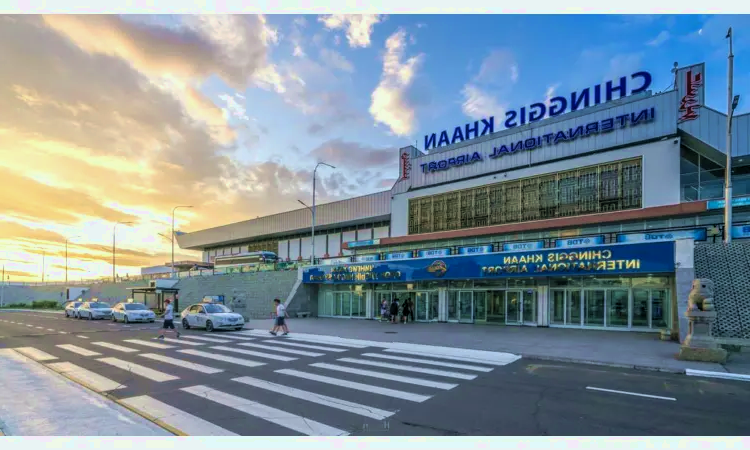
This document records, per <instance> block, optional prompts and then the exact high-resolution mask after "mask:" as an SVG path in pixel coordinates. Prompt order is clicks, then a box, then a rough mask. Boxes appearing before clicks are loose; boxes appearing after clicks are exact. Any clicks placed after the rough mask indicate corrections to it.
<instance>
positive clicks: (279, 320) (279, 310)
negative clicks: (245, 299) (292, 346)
mask: <svg viewBox="0 0 750 450" xmlns="http://www.w3.org/2000/svg"><path fill="white" fill-rule="evenodd" d="M273 302H274V304H275V305H276V320H275V321H274V324H273V328H272V329H271V331H269V333H271V334H272V335H274V336H276V332H277V331H278V330H279V328H281V329H282V330H284V334H282V336H286V335H287V334H289V328H287V326H286V322H285V321H284V318H285V317H289V316H288V315H287V313H286V306H284V305H283V304H281V300H279V299H278V298H275V299H273Z"/></svg>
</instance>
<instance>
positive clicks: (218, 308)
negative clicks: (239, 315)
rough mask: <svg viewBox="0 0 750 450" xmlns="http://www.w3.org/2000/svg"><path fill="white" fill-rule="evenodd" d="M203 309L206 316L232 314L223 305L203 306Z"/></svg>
mask: <svg viewBox="0 0 750 450" xmlns="http://www.w3.org/2000/svg"><path fill="white" fill-rule="evenodd" d="M203 307H204V308H206V312H207V313H208V314H216V313H228V312H232V311H230V310H229V308H227V307H226V306H224V305H203Z"/></svg>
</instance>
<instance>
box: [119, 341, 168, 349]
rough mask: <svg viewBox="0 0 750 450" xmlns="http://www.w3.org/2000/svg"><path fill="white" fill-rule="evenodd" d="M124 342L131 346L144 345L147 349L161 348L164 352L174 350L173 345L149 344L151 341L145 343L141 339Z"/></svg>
mask: <svg viewBox="0 0 750 450" xmlns="http://www.w3.org/2000/svg"><path fill="white" fill-rule="evenodd" d="M123 342H130V343H131V344H137V345H143V346H145V347H153V348H160V349H162V350H165V349H168V348H174V346H173V345H164V344H159V343H158V342H149V341H144V340H141V339H125V340H124V341H123Z"/></svg>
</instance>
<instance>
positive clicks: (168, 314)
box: [159, 299, 180, 339]
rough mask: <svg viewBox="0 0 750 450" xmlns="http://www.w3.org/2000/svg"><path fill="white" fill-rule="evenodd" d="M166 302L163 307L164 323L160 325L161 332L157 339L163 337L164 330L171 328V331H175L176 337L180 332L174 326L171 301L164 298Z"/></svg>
mask: <svg viewBox="0 0 750 450" xmlns="http://www.w3.org/2000/svg"><path fill="white" fill-rule="evenodd" d="M164 303H165V304H166V306H165V308H164V325H163V326H162V332H161V334H160V335H159V339H164V332H166V331H168V330H172V332H173V333H177V337H180V332H179V331H177V330H176V329H175V327H174V309H173V308H172V301H171V300H169V299H166V300H164Z"/></svg>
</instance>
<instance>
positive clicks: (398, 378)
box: [310, 363, 458, 390]
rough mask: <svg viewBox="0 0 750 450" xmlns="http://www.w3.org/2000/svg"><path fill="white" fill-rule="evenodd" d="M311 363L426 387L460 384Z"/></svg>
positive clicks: (438, 387)
mask: <svg viewBox="0 0 750 450" xmlns="http://www.w3.org/2000/svg"><path fill="white" fill-rule="evenodd" d="M310 365H311V366H312V367H318V368H320V369H328V370H335V371H337V372H344V373H351V374H354V375H363V376H366V377H372V378H380V379H382V380H390V381H396V382H399V383H407V384H413V385H416V386H425V387H431V388H436V389H444V390H450V389H453V388H454V387H456V386H458V385H457V384H450V383H441V382H439V381H431V380H425V379H423V378H412V377H403V376H401V375H393V374H390V373H384V372H375V371H373V370H362V369H354V368H351V367H346V366H339V365H337V364H328V363H314V364H310Z"/></svg>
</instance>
